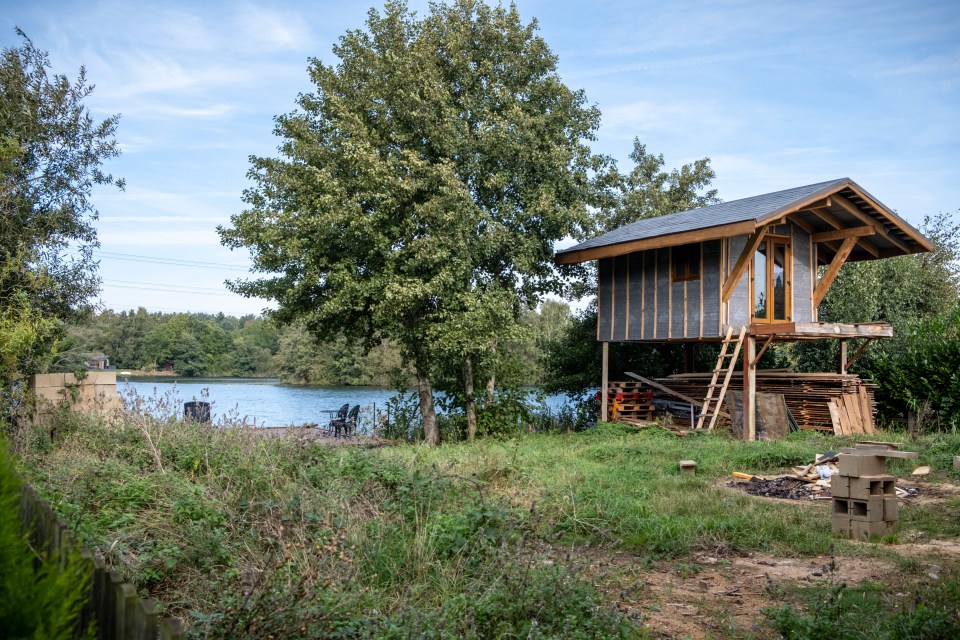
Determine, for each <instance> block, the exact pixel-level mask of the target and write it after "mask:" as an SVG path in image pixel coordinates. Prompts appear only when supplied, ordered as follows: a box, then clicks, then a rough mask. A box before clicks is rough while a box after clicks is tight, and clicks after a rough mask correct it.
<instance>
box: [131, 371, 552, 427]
mask: <svg viewBox="0 0 960 640" xmlns="http://www.w3.org/2000/svg"><path fill="white" fill-rule="evenodd" d="M117 391H118V392H119V393H120V397H121V398H124V399H125V400H128V399H129V396H130V395H131V392H135V393H136V395H137V396H139V397H140V398H145V399H147V402H148V403H151V404H163V405H164V406H165V407H172V408H174V409H176V410H177V411H178V413H179V414H182V413H183V403H184V402H188V401H191V400H202V401H205V402H210V403H211V405H212V406H211V410H212V413H213V421H214V422H215V423H216V422H222V421H224V419H226V420H227V421H229V422H231V423H239V422H241V421H243V422H246V424H249V425H255V426H264V427H285V426H290V425H295V426H299V425H302V424H309V423H317V424H320V425H325V424H326V423H327V422H328V421H329V419H330V418H329V414H328V412H329V411H335V410H337V409H338V408H339V407H340V406H341V405H343V404H346V403H350V404H352V405H353V404H359V405H360V406H361V407H362V408H363V414H362V415H363V417H364V420H363V421H364V422H367V423H368V424H369V423H370V422H372V420H373V419H374V417H375V416H380V415H383V414H384V413H385V412H386V404H387V401H389V400H390V399H391V398H392V397H393V396H394V395H395V392H394V391H392V390H390V389H385V388H383V387H301V386H293V385H284V384H280V381H279V380H277V379H276V378H138V377H132V376H121V375H119V374H118V375H117ZM566 402H567V398H566V396H563V395H557V396H547V397H546V398H545V400H544V404H545V405H546V406H548V407H550V408H551V409H554V410H556V409H559V408H560V407H562V406H563V405H565V404H566Z"/></svg>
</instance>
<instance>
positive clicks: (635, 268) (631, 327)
mask: <svg viewBox="0 0 960 640" xmlns="http://www.w3.org/2000/svg"><path fill="white" fill-rule="evenodd" d="M629 258H630V290H629V295H630V307H629V309H628V310H627V312H628V313H627V321H628V325H627V340H639V339H640V329H641V324H642V319H643V254H641V253H640V252H636V253H631V254H630V256H629Z"/></svg>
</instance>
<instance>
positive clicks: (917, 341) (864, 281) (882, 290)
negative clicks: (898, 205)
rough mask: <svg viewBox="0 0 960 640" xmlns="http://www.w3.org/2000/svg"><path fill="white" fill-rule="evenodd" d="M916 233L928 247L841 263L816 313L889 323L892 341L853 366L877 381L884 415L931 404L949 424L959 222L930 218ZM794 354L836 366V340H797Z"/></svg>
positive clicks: (812, 364) (799, 361)
mask: <svg viewBox="0 0 960 640" xmlns="http://www.w3.org/2000/svg"><path fill="white" fill-rule="evenodd" d="M920 231H921V232H922V233H924V235H926V236H927V237H928V238H930V240H931V241H932V242H933V245H934V250H933V251H932V252H930V253H921V254H916V255H908V256H899V257H895V258H887V259H884V260H870V261H865V262H853V263H847V264H845V265H844V266H843V268H842V269H841V270H840V274H839V275H838V276H837V279H836V280H835V281H834V283H833V284H832V285H831V287H830V290H829V291H828V292H827V295H826V297H825V298H824V301H823V304H822V305H821V307H820V310H819V317H820V320H821V321H822V322H872V321H883V322H888V323H890V324H891V325H892V326H893V331H894V337H893V339H892V340H881V341H877V342H875V343H874V344H872V345H871V346H870V347H869V348H868V349H867V350H866V351H864V353H863V355H862V356H861V357H860V358H859V359H858V360H857V361H856V363H855V368H854V370H853V372H854V373H859V374H860V375H862V376H864V377H869V378H873V379H874V380H875V381H876V382H877V384H878V385H879V388H878V392H877V394H876V395H877V399H878V409H879V412H880V416H881V417H882V418H883V419H885V420H887V421H894V420H900V419H902V417H903V416H904V415H905V414H906V412H907V411H918V409H919V407H920V406H921V405H923V404H924V403H930V404H931V405H932V406H933V407H934V410H935V411H937V412H943V415H942V416H941V418H942V419H941V425H942V426H943V427H948V426H949V425H950V424H952V423H953V422H955V420H956V416H957V413H956V412H957V406H958V403H960V395H958V391H960V388H958V386H957V384H956V381H955V380H953V378H952V375H953V374H954V373H955V371H954V370H955V369H956V363H957V362H958V360H957V358H956V355H955V347H954V339H953V337H952V336H954V335H955V332H956V322H957V318H958V316H957V313H956V311H955V309H956V307H957V305H958V304H960V296H958V291H960V221H958V220H957V219H956V217H955V216H951V215H948V214H940V215H937V216H932V217H927V218H925V219H924V222H923V224H922V225H921V226H920ZM856 346H857V345H854V347H853V348H856ZM791 356H792V358H793V360H794V362H795V364H796V366H797V367H798V368H799V369H800V370H804V371H832V370H834V369H835V367H836V358H837V354H836V345H835V344H834V343H832V342H828V341H811V342H808V343H803V344H798V345H795V347H794V349H793V350H792V352H791Z"/></svg>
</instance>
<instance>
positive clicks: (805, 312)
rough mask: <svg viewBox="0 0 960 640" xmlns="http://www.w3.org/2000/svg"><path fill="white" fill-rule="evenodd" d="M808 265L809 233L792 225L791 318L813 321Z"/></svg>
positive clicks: (797, 320)
mask: <svg viewBox="0 0 960 640" xmlns="http://www.w3.org/2000/svg"><path fill="white" fill-rule="evenodd" d="M811 269H812V267H811V265H810V234H808V233H807V232H806V231H804V230H803V229H801V228H800V227H798V226H796V225H794V227H793V320H794V321H795V322H813V301H812V296H811V291H812V287H811V286H810V283H811V279H812V278H813V272H812V270H811Z"/></svg>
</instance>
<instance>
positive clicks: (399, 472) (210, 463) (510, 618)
mask: <svg viewBox="0 0 960 640" xmlns="http://www.w3.org/2000/svg"><path fill="white" fill-rule="evenodd" d="M157 415H163V412H162V411H160V412H158V411H157V410H156V409H155V408H150V407H140V408H138V409H137V410H135V411H134V412H133V413H131V414H130V415H128V416H126V417H124V418H123V419H122V420H120V421H118V422H116V423H114V424H106V423H104V422H102V421H100V420H97V419H92V418H85V417H82V416H64V418H63V419H62V420H61V422H60V424H59V425H58V428H57V430H56V432H55V439H54V440H53V441H52V442H50V441H49V440H48V439H47V438H46V437H45V436H44V435H43V434H40V433H37V432H33V433H22V434H19V437H18V439H17V442H18V443H19V447H18V448H19V453H20V455H21V460H22V464H23V466H24V471H25V473H26V474H27V475H28V476H29V479H30V480H31V481H32V482H33V483H34V484H35V485H36V486H37V487H38V488H39V489H40V490H41V491H42V492H43V493H44V494H45V495H46V496H48V498H49V499H50V500H51V501H52V502H53V503H54V505H55V507H56V508H57V509H58V511H59V512H60V513H61V514H62V515H64V517H66V518H67V520H68V521H69V522H70V523H71V524H72V526H73V527H74V528H75V530H76V531H77V532H78V534H79V535H80V536H81V537H82V539H84V540H85V541H86V542H87V543H88V544H89V545H91V546H93V547H96V548H98V549H99V550H100V551H101V552H102V553H103V554H104V556H105V557H106V558H107V560H108V561H109V562H110V563H111V564H112V565H113V566H114V567H115V568H117V569H118V570H120V571H121V572H122V573H123V574H124V575H125V576H126V577H127V578H128V579H130V580H132V581H134V582H135V583H136V584H137V585H138V586H139V588H140V590H141V592H142V594H143V595H148V594H149V595H150V596H151V597H154V598H156V599H158V600H159V601H160V603H161V604H162V606H163V607H164V608H165V611H166V613H167V614H171V615H176V616H179V617H181V618H183V619H185V620H186V621H187V622H188V623H189V625H190V633H191V635H192V636H193V637H238V638H242V637H270V636H271V635H272V636H274V637H287V636H305V637H311V636H313V637H321V636H322V637H344V638H346V637H350V638H353V637H377V638H391V637H397V638H400V637H403V638H407V637H438V638H439V637H467V638H488V637H490V638H495V637H542V638H549V637H563V638H614V637H642V636H644V635H645V632H644V631H643V630H642V629H640V628H638V627H637V626H635V625H634V624H633V623H631V622H630V621H629V620H627V619H626V618H624V617H622V616H621V615H620V614H618V613H617V612H616V611H614V610H613V609H612V606H611V604H610V603H609V602H608V601H607V600H606V599H605V596H604V594H603V593H600V592H599V591H598V589H597V586H596V585H595V584H593V583H592V582H591V580H590V578H588V577H585V576H583V575H580V574H577V573H575V572H574V571H571V570H570V569H569V568H568V567H567V565H566V563H565V562H564V561H563V558H562V557H561V554H559V553H554V552H552V551H551V550H552V549H558V548H561V547H562V548H564V549H566V550H568V551H569V550H571V549H572V550H573V552H574V553H576V549H578V548H580V547H585V546H588V545H589V546H591V547H601V548H602V549H604V550H605V551H604V552H605V553H606V552H609V553H628V554H632V555H634V556H636V564H637V565H638V566H642V565H644V563H648V562H652V561H655V560H661V559H670V560H671V562H673V563H674V564H676V566H678V567H685V569H684V571H687V572H688V573H691V574H695V572H696V568H697V565H696V563H695V562H693V561H691V560H689V557H690V556H691V555H692V554H693V553H694V552H699V551H709V553H710V554H712V555H719V556H724V555H732V554H738V553H748V552H755V551H762V552H766V553H770V554H773V555H780V556H809V555H819V554H824V553H827V552H828V551H829V549H830V548H831V545H836V548H837V550H838V552H839V553H841V554H844V553H861V552H862V551H861V549H862V545H854V544H853V543H847V542H845V541H842V540H836V539H835V538H834V536H833V534H832V533H831V532H830V524H829V516H828V513H829V509H828V506H827V505H820V504H810V505H801V504H796V503H789V504H788V503H780V502H777V501H770V500H761V499H756V498H752V497H750V496H747V495H745V494H740V493H737V492H732V491H729V490H728V489H727V488H725V487H724V486H722V485H723V484H724V483H725V482H726V480H727V479H728V478H729V474H730V473H731V472H732V471H747V472H751V473H773V472H776V471H778V470H782V469H784V468H788V467H790V466H794V465H798V464H801V463H806V462H808V461H809V460H810V458H811V456H812V455H813V454H814V453H817V452H823V451H826V450H828V449H836V448H837V447H839V446H843V445H845V444H850V442H851V441H849V440H841V439H835V438H832V437H822V436H818V435H816V434H809V433H800V434H794V435H792V436H790V437H788V438H787V439H785V440H783V441H780V442H775V443H765V442H761V443H751V444H744V443H741V442H737V441H733V440H731V439H729V438H727V437H724V436H723V435H719V434H706V435H702V436H690V437H687V438H683V439H680V438H676V437H675V436H673V435H671V434H667V433H665V432H661V431H659V430H656V429H652V430H643V431H639V432H638V431H636V430H635V429H632V428H628V427H624V426H621V425H607V424H601V425H599V426H598V427H597V428H594V429H591V430H588V431H584V432H581V433H572V434H567V433H551V434H538V435H526V434H525V435H522V436H518V437H516V438H503V439H485V440H481V441H478V442H475V443H459V444H449V445H444V446H441V447H435V448H431V447H426V446H418V445H402V446H397V447H391V448H383V449H376V450H369V449H360V448H355V447H338V448H332V447H324V446H311V445H307V444H303V443H299V442H297V441H295V440H291V439H271V438H264V437H262V436H259V435H258V434H256V433H255V432H254V431H252V430H240V429H218V428H212V427H209V426H203V425H198V424H194V423H181V422H178V421H176V420H173V419H166V418H158V417H156V416H157ZM888 436H889V438H893V437H894V436H891V435H890V434H885V435H884V437H885V438H886V437H888ZM917 448H918V449H919V450H920V451H921V456H920V462H921V463H926V462H929V463H930V464H932V466H933V467H934V471H933V473H932V475H931V477H930V479H942V480H953V481H957V480H958V479H960V478H958V476H957V474H956V473H955V472H952V471H951V470H950V469H949V465H948V464H947V463H946V462H945V461H946V460H947V459H948V455H947V454H949V452H950V451H956V450H957V449H958V448H960V439H957V438H956V437H953V439H950V437H947V438H946V439H944V438H928V439H926V440H923V441H920V442H918V443H917ZM681 459H694V460H696V461H697V463H698V473H697V476H696V477H688V476H681V475H680V474H679V469H678V465H677V462H678V461H679V460H681ZM903 517H904V522H905V523H907V524H908V525H909V527H910V528H911V529H912V530H916V531H919V532H921V533H923V534H924V535H927V536H931V537H934V536H956V535H960V531H958V526H957V524H956V523H957V522H958V521H960V504H958V503H957V502H949V503H947V504H946V506H944V505H940V506H939V507H938V508H936V509H934V508H930V509H909V510H904V516H903ZM798 602H799V600H798ZM798 607H800V608H798V609H797V611H802V610H803V609H802V606H801V605H800V604H798ZM798 615H802V614H798Z"/></svg>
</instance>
